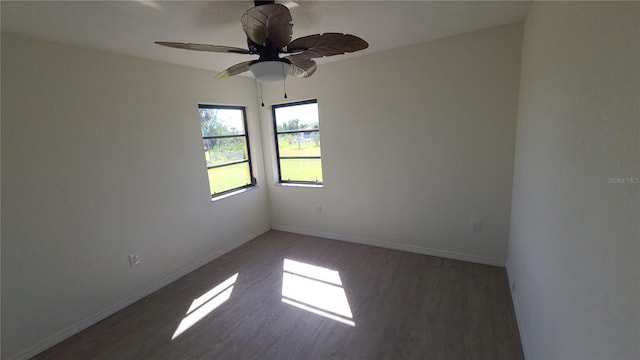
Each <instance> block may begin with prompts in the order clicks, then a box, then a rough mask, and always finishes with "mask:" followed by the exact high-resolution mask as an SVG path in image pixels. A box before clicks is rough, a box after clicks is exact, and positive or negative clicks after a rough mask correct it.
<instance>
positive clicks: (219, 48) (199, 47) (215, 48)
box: [155, 41, 251, 54]
mask: <svg viewBox="0 0 640 360" xmlns="http://www.w3.org/2000/svg"><path fill="white" fill-rule="evenodd" d="M155 43H156V44H158V45H162V46H168V47H171V48H176V49H184V50H196V51H211V52H221V53H234V54H251V52H249V50H246V49H242V48H237V47H233V46H224V45H207V44H191V43H181V42H170V41H156V42H155Z"/></svg>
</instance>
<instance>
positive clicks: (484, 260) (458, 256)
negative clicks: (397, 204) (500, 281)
mask: <svg viewBox="0 0 640 360" xmlns="http://www.w3.org/2000/svg"><path fill="white" fill-rule="evenodd" d="M271 228H272V229H273V230H281V231H287V232H292V233H297V234H303V235H310V236H317V237H323V238H327V239H332V240H341V241H347V242H352V243H356V244H363V245H371V246H376V247H381V248H386V249H393V250H401V251H407V252H411V253H416V254H424V255H431V256H438V257H442V258H447V259H453V260H462V261H468V262H473V263H478V264H485V265H493V266H499V267H505V261H504V260H503V259H497V258H492V257H486V256H479V255H473V254H466V253H459V252H454V251H447V250H436V249H429V248H425V247H421V246H415V245H408V244H400V243H391V242H387V241H382V240H375V239H368V238H363V237H359V236H352V235H343V234H334V233H330V232H324V231H316V230H307V229H300V228H296V227H291V226H287V225H272V226H271Z"/></svg>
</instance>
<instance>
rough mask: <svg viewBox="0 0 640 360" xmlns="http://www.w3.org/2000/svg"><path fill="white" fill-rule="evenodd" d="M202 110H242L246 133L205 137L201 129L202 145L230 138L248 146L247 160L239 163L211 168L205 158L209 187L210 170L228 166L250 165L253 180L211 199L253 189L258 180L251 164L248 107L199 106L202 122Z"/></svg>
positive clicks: (250, 175) (221, 192) (217, 193)
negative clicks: (242, 139) (237, 139)
mask: <svg viewBox="0 0 640 360" xmlns="http://www.w3.org/2000/svg"><path fill="white" fill-rule="evenodd" d="M202 109H219V110H240V111H242V122H243V125H244V133H243V134H238V135H216V136H205V135H204V134H202V128H201V129H200V132H201V135H202V143H203V144H205V141H206V140H217V139H230V138H243V137H244V140H245V144H246V145H247V159H246V160H239V161H232V162H230V163H227V164H222V165H212V166H209V164H207V160H206V157H205V166H206V169H207V183H208V185H209V187H211V179H210V178H209V170H211V169H216V168H222V167H226V166H233V165H238V164H243V163H248V165H249V179H250V180H251V182H250V183H248V184H245V185H242V186H238V187H234V188H231V189H228V190H224V191H220V192H216V193H212V194H211V199H212V200H213V199H215V198H218V197H220V196H224V195H228V194H230V193H233V192H236V191H239V190H242V189H248V188H252V187H254V186H256V184H257V181H256V178H255V177H254V176H253V163H252V162H251V143H250V142H249V124H248V122H247V107H246V106H241V105H214V104H198V118H199V120H200V121H202V117H201V116H200V110H202ZM209 192H211V188H209Z"/></svg>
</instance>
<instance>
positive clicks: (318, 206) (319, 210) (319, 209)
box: [316, 205, 322, 214]
mask: <svg viewBox="0 0 640 360" xmlns="http://www.w3.org/2000/svg"><path fill="white" fill-rule="evenodd" d="M316 214H322V205H316Z"/></svg>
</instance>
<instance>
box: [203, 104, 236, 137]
mask: <svg viewBox="0 0 640 360" xmlns="http://www.w3.org/2000/svg"><path fill="white" fill-rule="evenodd" d="M200 129H201V130H202V136H203V137H207V136H221V135H242V134H244V133H245V129H244V115H243V111H242V110H241V109H210V108H200Z"/></svg>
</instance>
